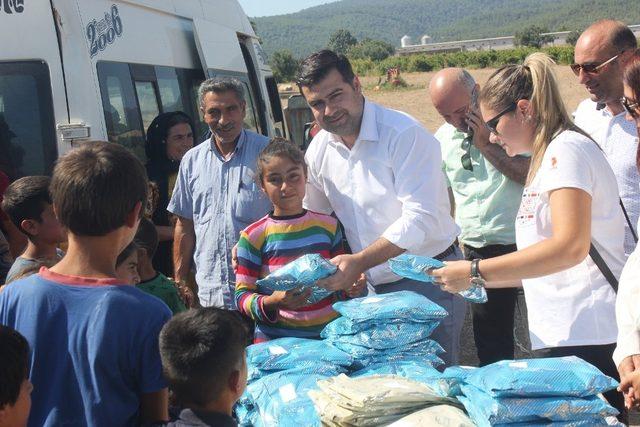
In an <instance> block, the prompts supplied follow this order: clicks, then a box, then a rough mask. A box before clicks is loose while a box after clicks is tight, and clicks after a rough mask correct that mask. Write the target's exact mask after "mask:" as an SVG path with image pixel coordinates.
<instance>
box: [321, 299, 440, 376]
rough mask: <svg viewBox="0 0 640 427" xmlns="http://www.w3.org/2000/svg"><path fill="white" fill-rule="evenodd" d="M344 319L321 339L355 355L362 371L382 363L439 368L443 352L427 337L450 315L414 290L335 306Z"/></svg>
mask: <svg viewBox="0 0 640 427" xmlns="http://www.w3.org/2000/svg"><path fill="white" fill-rule="evenodd" d="M333 309H334V310H335V311H337V312H338V313H340V314H341V315H342V317H340V318H338V319H336V320H334V321H333V322H331V323H329V324H328V325H327V326H326V327H325V328H324V329H323V330H322V332H321V334H320V336H321V337H322V338H324V339H325V341H327V342H328V343H330V344H331V345H332V346H335V347H337V348H339V349H341V350H343V351H344V352H346V353H348V354H350V355H351V356H353V357H354V358H355V359H356V361H357V363H358V365H359V366H360V367H361V368H364V367H367V366H369V365H375V364H378V363H389V362H400V361H403V360H415V359H420V360H421V363H423V364H427V365H433V366H437V365H440V364H442V360H441V359H440V358H439V357H438V354H439V353H442V352H443V349H442V347H440V345H439V344H438V343H437V342H435V341H433V340H430V339H427V337H428V336H429V335H430V334H431V333H432V332H433V330H434V329H435V328H436V327H437V326H438V324H439V323H440V321H441V320H442V318H444V317H445V316H447V312H446V310H444V309H443V308H442V307H440V306H439V305H438V304H436V303H434V302H432V301H430V300H429V299H428V298H426V297H424V296H422V295H420V294H417V293H415V292H410V291H400V292H393V293H389V294H384V295H372V296H369V297H363V298H356V299H352V300H348V301H339V302H336V303H334V304H333Z"/></svg>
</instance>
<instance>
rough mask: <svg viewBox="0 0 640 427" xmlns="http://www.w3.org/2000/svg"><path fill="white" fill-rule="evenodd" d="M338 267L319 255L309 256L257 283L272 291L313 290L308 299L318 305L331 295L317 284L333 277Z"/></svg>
mask: <svg viewBox="0 0 640 427" xmlns="http://www.w3.org/2000/svg"><path fill="white" fill-rule="evenodd" d="M336 270H337V267H336V266H335V265H333V264H331V263H330V262H329V261H327V260H326V259H324V258H323V257H322V255H319V254H307V255H303V256H301V257H300V258H297V259H295V260H294V261H291V262H290V263H288V264H287V265H285V266H283V267H280V268H279V269H277V270H276V271H273V272H271V273H269V275H267V277H264V278H262V279H259V280H258V281H257V282H256V285H258V286H264V287H266V288H269V289H271V290H272V291H290V290H292V289H298V288H302V289H306V288H309V289H311V295H310V296H309V298H308V299H307V301H308V302H309V303H310V304H313V303H316V302H318V301H320V300H323V299H324V298H326V297H328V296H329V295H330V294H331V291H328V290H326V289H324V288H321V287H319V286H316V285H315V283H316V282H317V281H318V280H320V279H324V278H325V277H329V276H331V275H332V274H333V273H335V272H336Z"/></svg>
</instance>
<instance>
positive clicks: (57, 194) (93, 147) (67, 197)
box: [51, 141, 148, 236]
mask: <svg viewBox="0 0 640 427" xmlns="http://www.w3.org/2000/svg"><path fill="white" fill-rule="evenodd" d="M147 191H148V182H147V173H146V171H145V168H144V166H143V165H142V163H141V162H140V161H139V160H138V159H137V158H136V157H135V156H134V155H133V154H132V153H131V152H129V151H128V150H127V149H126V148H124V147H122V146H120V145H117V144H113V143H108V142H101V141H97V142H88V143H84V144H82V145H81V146H79V147H78V148H76V149H74V150H71V151H70V152H69V153H67V154H65V155H64V156H62V157H61V158H60V159H59V160H58V161H57V163H56V166H55V169H54V171H53V178H52V180H51V198H52V199H53V205H54V206H55V208H56V214H57V216H58V220H59V221H60V223H61V224H62V225H63V226H64V227H66V228H68V229H69V231H70V232H71V233H73V234H76V235H79V236H104V235H105V234H107V233H109V232H111V231H113V230H115V229H117V228H119V227H121V226H123V225H124V224H125V220H126V216H127V215H128V214H129V213H131V211H132V210H133V208H134V207H135V205H136V203H138V202H141V203H142V207H143V209H142V210H141V214H142V213H143V211H144V207H145V205H146V201H147Z"/></svg>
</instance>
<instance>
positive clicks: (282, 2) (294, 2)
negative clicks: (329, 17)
mask: <svg viewBox="0 0 640 427" xmlns="http://www.w3.org/2000/svg"><path fill="white" fill-rule="evenodd" d="M334 1H337V0H239V2H240V4H241V5H242V8H243V9H244V13H246V14H247V15H248V16H250V17H252V18H253V17H258V16H271V15H283V14H285V13H294V12H298V11H300V10H302V9H306V8H308V7H313V6H318V5H320V4H325V3H332V2H334Z"/></svg>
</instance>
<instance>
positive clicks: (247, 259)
mask: <svg viewBox="0 0 640 427" xmlns="http://www.w3.org/2000/svg"><path fill="white" fill-rule="evenodd" d="M256 178H257V179H258V180H259V182H260V185H261V187H262V189H263V191H264V192H265V193H266V194H267V196H268V197H269V199H270V200H271V202H272V203H273V211H272V212H270V213H269V214H267V215H266V216H264V217H263V218H262V219H260V220H258V221H257V222H255V223H253V224H251V225H250V226H249V227H247V228H245V229H244V230H243V231H242V232H241V233H240V240H239V241H238V246H237V247H238V251H237V256H238V268H237V272H236V288H235V300H236V305H237V307H238V310H240V312H241V313H243V314H244V315H246V316H249V317H251V318H252V319H253V320H255V322H256V332H255V339H254V342H262V341H267V340H270V339H274V338H280V337H291V336H293V337H305V338H318V337H319V336H320V331H321V330H322V328H323V327H324V326H325V325H326V324H327V323H329V322H330V321H332V320H333V319H335V318H336V317H338V314H337V313H336V312H335V311H333V309H332V308H331V305H332V304H333V303H334V302H335V301H337V300H338V299H343V298H344V297H345V294H343V293H333V294H331V295H330V296H328V297H327V298H325V299H323V300H321V301H318V302H316V303H314V304H308V303H307V298H308V297H309V295H310V291H309V290H307V291H305V292H299V290H292V291H287V292H281V291H277V292H272V291H271V290H269V289H266V288H263V287H260V286H257V285H256V280H258V279H261V278H263V277H265V276H267V275H268V274H269V273H271V272H272V271H274V270H277V269H278V268H280V267H282V266H284V265H285V264H288V263H289V262H291V261H293V260H295V259H296V258H299V257H301V256H302V255H305V254H310V253H317V254H320V255H322V256H323V257H325V258H329V259H330V258H333V257H335V256H337V255H340V254H342V253H344V248H343V244H342V232H341V231H340V227H339V226H338V221H337V220H336V219H335V218H333V217H331V216H328V215H324V214H320V213H316V212H312V211H308V210H306V209H304V208H303V207H302V199H303V198H304V195H305V185H306V181H307V179H306V178H307V167H306V164H305V162H304V155H303V153H302V151H300V149H299V148H298V147H296V146H295V145H294V144H292V143H290V142H288V141H285V140H282V139H274V140H272V141H271V142H270V143H269V145H267V147H265V148H264V150H263V151H262V152H261V153H260V155H259V157H258V164H257V177H256ZM364 285H365V283H364V278H362V279H361V280H360V281H359V282H358V283H357V284H354V286H353V288H352V289H351V290H350V291H349V292H348V296H357V295H359V294H360V293H362V291H363V289H364Z"/></svg>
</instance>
